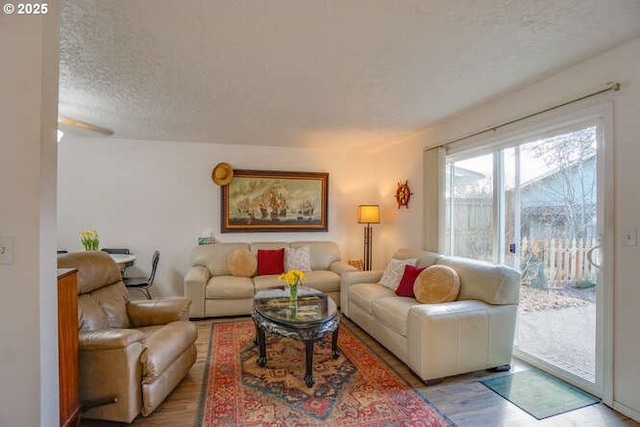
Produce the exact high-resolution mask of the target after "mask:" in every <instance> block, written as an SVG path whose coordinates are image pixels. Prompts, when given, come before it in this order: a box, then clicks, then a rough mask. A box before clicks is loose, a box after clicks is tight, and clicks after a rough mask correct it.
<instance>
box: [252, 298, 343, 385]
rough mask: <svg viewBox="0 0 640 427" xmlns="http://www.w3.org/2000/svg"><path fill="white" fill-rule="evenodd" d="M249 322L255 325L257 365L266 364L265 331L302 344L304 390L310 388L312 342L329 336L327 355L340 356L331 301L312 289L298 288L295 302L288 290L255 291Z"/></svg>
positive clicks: (338, 320) (336, 313)
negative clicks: (251, 316) (290, 298)
mask: <svg viewBox="0 0 640 427" xmlns="http://www.w3.org/2000/svg"><path fill="white" fill-rule="evenodd" d="M253 321H254V322H255V324H256V339H257V342H258V349H259V352H260V353H259V357H258V365H260V366H266V365H267V349H266V346H267V343H266V332H267V331H268V332H271V333H275V334H278V335H281V336H283V337H288V338H293V339H297V340H300V341H303V342H304V346H305V364H306V369H305V375H304V382H305V384H306V385H307V387H311V386H313V384H314V383H315V379H314V378H313V346H314V344H315V342H316V341H318V340H320V339H322V338H324V337H325V336H326V335H327V334H329V333H332V335H331V354H332V356H333V358H334V359H337V358H338V357H340V352H339V351H338V324H339V323H340V316H339V315H338V310H337V308H336V305H335V303H334V302H333V300H332V299H331V298H330V297H329V296H328V295H326V294H324V293H322V292H320V291H318V290H316V289H312V288H305V287H300V288H299V289H298V299H297V301H295V302H293V301H290V300H289V291H288V289H287V290H284V289H282V288H272V289H267V290H263V291H259V292H257V293H256V295H255V296H254V298H253Z"/></svg>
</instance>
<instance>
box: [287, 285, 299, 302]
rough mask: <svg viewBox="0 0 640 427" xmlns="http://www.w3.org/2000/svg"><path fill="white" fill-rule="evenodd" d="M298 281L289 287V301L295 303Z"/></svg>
mask: <svg viewBox="0 0 640 427" xmlns="http://www.w3.org/2000/svg"><path fill="white" fill-rule="evenodd" d="M299 284H300V282H299V281H296V282H295V283H294V284H293V285H290V286H289V300H290V301H297V300H298V285H299Z"/></svg>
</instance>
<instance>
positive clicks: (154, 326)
mask: <svg viewBox="0 0 640 427" xmlns="http://www.w3.org/2000/svg"><path fill="white" fill-rule="evenodd" d="M58 267H59V268H69V267H72V268H77V269H78V321H79V324H78V327H79V332H78V335H79V362H78V363H79V378H80V384H79V388H80V399H81V401H82V402H83V405H84V406H86V407H88V408H89V409H86V411H83V413H82V416H83V418H95V419H104V420H111V421H120V422H126V423H130V422H131V421H132V420H133V419H134V418H135V417H136V416H137V415H138V414H140V413H142V414H143V415H145V416H146V415H149V414H150V413H151V412H153V411H154V410H155V409H156V408H157V407H158V405H160V403H162V401H163V400H164V399H165V397H167V395H168V394H169V393H170V392H171V391H172V390H173V389H174V388H175V387H176V385H178V383H180V381H181V380H182V379H183V378H184V376H185V375H186V374H187V373H188V372H189V370H190V369H191V367H192V366H193V364H194V362H195V360H196V347H195V340H196V336H197V331H196V327H195V325H194V324H193V323H191V322H189V321H188V315H189V305H190V304H191V301H190V300H189V299H188V298H182V297H172V298H162V299H157V300H143V301H130V300H129V294H128V292H127V289H126V288H125V286H124V283H123V282H122V277H121V275H120V269H119V268H118V265H117V264H116V263H115V262H114V261H113V260H112V259H111V257H110V256H109V255H108V254H107V253H105V252H101V251H86V252H76V253H70V254H64V255H60V256H59V257H58Z"/></svg>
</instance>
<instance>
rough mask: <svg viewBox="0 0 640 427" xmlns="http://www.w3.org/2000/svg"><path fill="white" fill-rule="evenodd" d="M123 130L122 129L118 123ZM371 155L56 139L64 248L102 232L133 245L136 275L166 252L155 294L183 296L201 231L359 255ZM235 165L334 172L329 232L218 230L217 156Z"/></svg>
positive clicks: (105, 241)
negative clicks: (315, 243)
mask: <svg viewBox="0 0 640 427" xmlns="http://www.w3.org/2000/svg"><path fill="white" fill-rule="evenodd" d="M116 131H117V130H116ZM370 158H371V156H367V155H363V154H362V153H354V152H348V151H335V150H334V151H332V150H317V149H316V150H312V149H291V148H276V147H261V146H231V145H221V144H205V143H186V142H158V141H127V140H118V139H114V138H93V139H92V138H85V139H66V138H63V140H62V141H61V143H60V144H59V162H58V169H59V179H58V245H59V247H60V248H64V249H67V250H72V251H74V250H81V248H82V247H81V245H80V242H79V240H78V232H79V231H81V230H85V229H92V228H96V229H98V232H99V235H100V246H101V247H128V248H131V249H132V251H133V252H134V253H135V254H136V255H137V256H138V259H137V260H136V267H135V268H136V269H139V270H138V271H137V272H136V271H133V272H132V273H133V274H136V273H139V274H146V273H148V269H149V266H150V264H151V255H152V253H153V250H154V249H158V250H159V251H160V254H161V255H160V263H159V267H158V276H157V278H156V284H155V285H154V288H156V289H155V290H154V293H155V294H156V295H182V294H183V277H184V275H185V274H186V272H187V269H188V266H189V254H190V252H191V250H192V248H193V247H194V246H195V244H196V238H197V236H198V235H199V234H200V233H201V232H202V231H203V230H205V229H213V230H215V237H216V239H217V240H218V241H226V242H230V241H249V242H251V241H291V240H303V239H311V240H335V241H337V242H338V244H339V245H340V248H341V250H342V255H343V259H345V260H346V259H348V258H350V257H360V258H361V257H362V251H363V248H362V239H363V236H362V229H361V227H360V226H359V225H358V224H357V222H356V220H357V219H356V206H357V205H358V204H362V203H373V202H377V195H376V194H375V193H374V190H373V185H372V184H371V183H372V181H373V178H374V177H375V173H376V171H373V170H372V168H371V167H369V166H370V164H371V160H368V159H370ZM222 161H224V162H228V163H229V164H231V165H232V167H234V168H235V169H259V170H285V171H309V172H329V231H328V232H320V233H318V232H307V233H290V232H289V233H224V234H222V233H220V187H218V186H217V185H215V184H214V183H213V182H212V181H211V170H212V169H213V167H214V166H215V165H216V164H217V163H219V162H222Z"/></svg>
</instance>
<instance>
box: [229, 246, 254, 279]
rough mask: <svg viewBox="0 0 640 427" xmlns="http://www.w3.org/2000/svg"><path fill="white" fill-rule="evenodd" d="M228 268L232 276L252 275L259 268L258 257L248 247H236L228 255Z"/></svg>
mask: <svg viewBox="0 0 640 427" xmlns="http://www.w3.org/2000/svg"><path fill="white" fill-rule="evenodd" d="M227 268H228V269H229V273H231V275H232V276H238V277H251V276H253V275H254V274H255V273H256V269H257V268H258V258H256V256H255V255H254V254H252V253H251V252H249V251H248V250H246V249H235V250H233V251H231V253H230V254H229V256H228V257H227Z"/></svg>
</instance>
